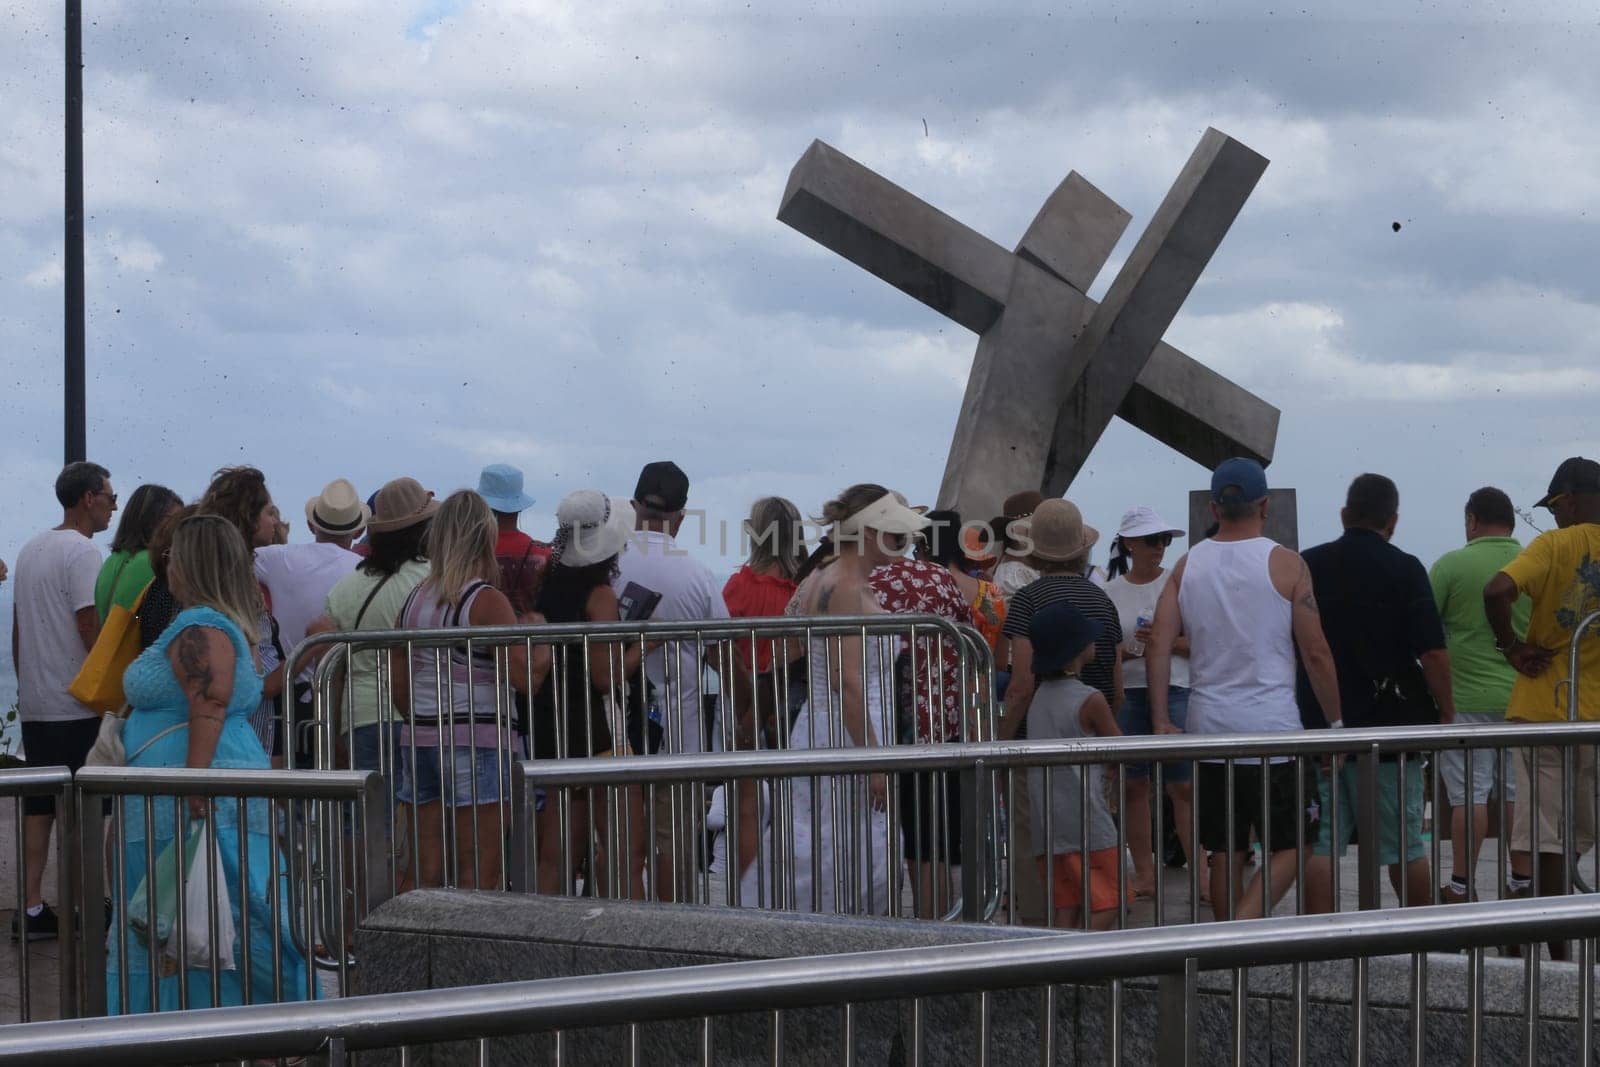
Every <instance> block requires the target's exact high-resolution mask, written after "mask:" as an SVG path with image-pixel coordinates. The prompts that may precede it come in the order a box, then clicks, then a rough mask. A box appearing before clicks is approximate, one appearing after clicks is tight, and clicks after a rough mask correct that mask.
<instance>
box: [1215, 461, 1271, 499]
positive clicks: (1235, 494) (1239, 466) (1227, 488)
mask: <svg viewBox="0 0 1600 1067" xmlns="http://www.w3.org/2000/svg"><path fill="white" fill-rule="evenodd" d="M1266 496H1267V472H1266V471H1264V470H1262V468H1261V464H1259V463H1257V462H1256V461H1255V460H1253V459H1245V458H1244V457H1242V456H1235V457H1234V458H1233V459H1227V460H1223V461H1222V465H1221V466H1219V467H1218V468H1217V469H1216V471H1215V472H1213V473H1212V475H1211V500H1212V502H1213V503H1217V504H1220V503H1222V502H1223V501H1224V500H1229V499H1231V500H1240V501H1243V502H1244V503H1247V504H1249V503H1253V502H1255V501H1257V500H1265V499H1266Z"/></svg>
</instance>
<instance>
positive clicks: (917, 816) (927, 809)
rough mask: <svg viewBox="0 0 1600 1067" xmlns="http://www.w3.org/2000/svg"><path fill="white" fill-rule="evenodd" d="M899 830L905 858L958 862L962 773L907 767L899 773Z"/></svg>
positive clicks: (959, 853)
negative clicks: (911, 769)
mask: <svg viewBox="0 0 1600 1067" xmlns="http://www.w3.org/2000/svg"><path fill="white" fill-rule="evenodd" d="M899 787H900V798H899V804H900V831H901V835H902V838H903V840H904V841H905V849H906V859H908V860H912V861H922V862H928V863H951V864H956V863H960V862H961V775H960V773H959V772H957V771H907V772H906V773H904V774H902V775H900V776H899Z"/></svg>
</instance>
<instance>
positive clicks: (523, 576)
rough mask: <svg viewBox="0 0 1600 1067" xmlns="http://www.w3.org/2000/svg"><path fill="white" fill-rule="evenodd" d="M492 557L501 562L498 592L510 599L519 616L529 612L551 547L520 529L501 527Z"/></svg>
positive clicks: (548, 558)
mask: <svg viewBox="0 0 1600 1067" xmlns="http://www.w3.org/2000/svg"><path fill="white" fill-rule="evenodd" d="M494 558H495V562H496V563H499V564H500V591H501V592H502V593H504V594H505V595H506V599H507V600H509V601H511V610H513V611H515V612H516V613H517V614H518V615H521V614H523V613H524V612H528V611H532V610H533V601H534V596H535V594H536V593H537V591H538V587H539V574H540V573H541V572H542V571H543V570H544V565H545V564H546V563H548V562H549V560H550V546H549V545H547V544H544V543H543V542H542V541H535V540H534V539H533V538H531V537H529V536H528V535H527V534H525V533H523V532H522V531H521V530H501V531H500V536H499V538H498V539H497V540H496V541H495V543H494Z"/></svg>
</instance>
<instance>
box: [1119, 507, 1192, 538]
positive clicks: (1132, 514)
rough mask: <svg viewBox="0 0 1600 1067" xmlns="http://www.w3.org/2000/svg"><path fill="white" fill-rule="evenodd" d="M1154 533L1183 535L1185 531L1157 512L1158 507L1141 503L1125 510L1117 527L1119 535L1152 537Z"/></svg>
mask: <svg viewBox="0 0 1600 1067" xmlns="http://www.w3.org/2000/svg"><path fill="white" fill-rule="evenodd" d="M1154 534H1171V535H1172V536H1173V537H1183V536H1185V535H1184V532H1183V531H1182V530H1180V529H1178V528H1177V527H1176V526H1174V525H1172V523H1170V522H1168V521H1167V520H1166V519H1163V518H1162V517H1161V516H1160V515H1157V514H1156V509H1155V508H1151V507H1145V506H1144V505H1143V504H1140V505H1139V506H1138V507H1136V508H1129V509H1128V510H1127V511H1125V512H1123V515H1122V525H1121V526H1119V527H1117V536H1118V537H1150V536H1152V535H1154Z"/></svg>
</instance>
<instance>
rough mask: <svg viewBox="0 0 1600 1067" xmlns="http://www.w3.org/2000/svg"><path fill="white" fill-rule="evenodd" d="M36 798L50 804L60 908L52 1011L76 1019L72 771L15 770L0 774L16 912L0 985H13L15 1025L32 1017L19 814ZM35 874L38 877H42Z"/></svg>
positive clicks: (31, 973)
mask: <svg viewBox="0 0 1600 1067" xmlns="http://www.w3.org/2000/svg"><path fill="white" fill-rule="evenodd" d="M40 796H42V797H50V798H51V799H53V800H54V801H55V826H54V832H55V844H56V906H57V907H58V908H59V909H60V913H59V916H58V922H59V932H58V933H57V934H56V935H55V936H56V937H57V939H58V940H59V950H58V952H57V953H56V961H55V963H56V971H57V982H56V985H57V992H58V994H59V1004H58V1009H57V1010H58V1011H59V1012H60V1014H61V1017H62V1018H69V1017H71V1016H73V1015H76V1014H77V977H76V973H75V971H74V967H75V966H76V960H77V955H78V954H77V952H76V947H75V946H76V939H77V936H78V935H77V931H78V922H77V920H76V919H75V914H76V909H75V907H74V901H76V900H78V899H79V892H78V885H77V877H76V869H75V868H74V866H73V856H74V854H75V853H74V850H73V849H72V848H71V842H72V841H73V840H75V836H76V834H77V831H78V817H77V808H76V805H75V798H74V796H73V793H72V772H71V771H69V770H68V769H67V768H65V767H15V768H8V769H6V770H0V800H9V801H11V806H12V808H13V812H14V814H13V819H12V827H11V829H12V833H13V835H14V838H13V840H14V841H15V843H16V857H15V859H16V876H17V885H16V898H15V904H16V910H15V911H14V912H12V931H11V933H12V938H13V941H14V945H15V949H14V951H15V965H14V967H13V968H12V970H11V975H10V977H9V978H0V982H6V984H8V985H9V984H10V982H11V981H15V982H16V1018H17V1020H18V1021H20V1022H27V1021H28V1020H30V1019H32V1018H33V1015H34V1005H33V978H34V975H35V971H36V969H35V964H34V958H33V957H34V954H35V953H34V945H35V940H34V939H33V938H32V937H31V936H30V929H29V917H28V908H27V903H28V901H27V885H28V882H29V881H30V879H29V877H28V875H29V871H30V867H29V862H30V861H29V857H28V851H27V847H26V840H27V835H26V833H25V831H24V826H25V823H24V819H25V816H24V814H23V811H24V807H25V804H24V801H25V799H26V798H28V797H40ZM40 874H41V877H42V875H43V872H40ZM41 962H42V961H41ZM7 999H9V998H7ZM7 1014H9V1012H8V1013H7ZM7 1021H9V1020H7Z"/></svg>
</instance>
